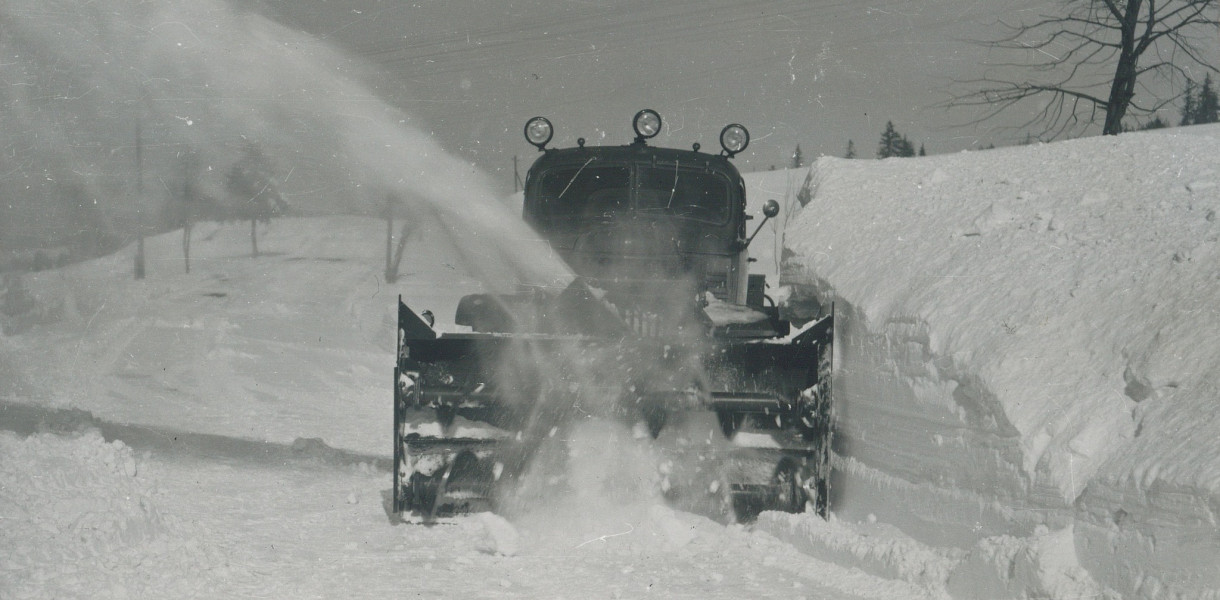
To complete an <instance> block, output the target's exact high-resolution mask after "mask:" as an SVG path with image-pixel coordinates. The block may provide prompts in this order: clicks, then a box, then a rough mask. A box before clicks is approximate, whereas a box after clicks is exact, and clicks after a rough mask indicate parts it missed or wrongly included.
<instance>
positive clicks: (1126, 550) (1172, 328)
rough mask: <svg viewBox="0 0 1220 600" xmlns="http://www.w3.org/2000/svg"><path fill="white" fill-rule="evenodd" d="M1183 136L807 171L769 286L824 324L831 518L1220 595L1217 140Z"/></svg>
mask: <svg viewBox="0 0 1220 600" xmlns="http://www.w3.org/2000/svg"><path fill="white" fill-rule="evenodd" d="M1186 131H1187V133H1181V132H1180V131H1179V130H1168V131H1166V132H1150V133H1138V134H1127V135H1123V136H1118V137H1101V138H1091V139H1083V140H1075V141H1068V142H1061V143H1055V144H1049V145H1037V146H1025V147H1016V148H1008V149H1002V150H992V151H986V152H972V153H962V154H956V155H948V156H935V157H926V158H912V159H890V160H885V161H871V160H842V159H835V158H822V159H820V160H819V161H818V162H817V163H816V164H815V165H814V166H813V167H812V168H811V169H810V170H809V172H808V178H807V179H806V181H808V182H809V189H810V192H811V194H812V200H811V201H810V202H809V203H808V204H807V205H806V206H804V208H803V209H800V212H799V214H796V215H794V216H793V217H792V218H791V223H790V225H789V226H788V227H787V230H786V233H785V240H784V255H785V256H786V260H785V261H784V262H783V265H782V278H783V280H784V282H785V283H787V284H789V285H790V286H791V287H790V290H789V292H790V296H791V297H793V298H800V297H803V296H815V297H817V298H819V299H821V300H822V301H834V302H835V306H836V310H837V314H838V317H839V318H838V321H837V324H838V331H837V336H838V337H837V340H838V356H837V365H838V370H837V379H836V395H837V407H838V426H839V432H838V438H837V444H836V446H837V451H838V453H839V455H840V457H841V458H842V460H841V462H840V467H841V469H840V471H841V474H842V477H841V479H842V481H839V482H836V483H837V484H838V486H837V492H836V497H835V498H834V502H835V509H836V510H837V511H838V512H839V513H840V517H845V518H848V519H854V520H860V519H862V518H863V517H864V515H866V514H868V513H872V512H875V513H876V515H877V517H879V518H880V519H881V520H883V521H886V522H889V523H893V524H895V525H897V526H899V527H900V528H902V529H904V530H905V531H906V532H907V533H908V534H910V535H911V536H913V537H914V538H916V539H919V540H921V541H924V542H927V543H932V544H942V545H953V546H957V547H960V548H973V549H974V551H975V552H982V550H981V547H980V546H978V545H977V544H979V543H981V542H983V541H984V540H989V539H994V538H996V536H1016V537H1018V538H1029V539H1033V538H1034V537H1035V536H1037V535H1039V534H1038V532H1040V531H1043V530H1044V529H1045V530H1046V531H1052V532H1060V531H1070V532H1071V533H1070V536H1071V538H1072V539H1073V540H1074V551H1075V553H1076V554H1077V555H1078V556H1079V560H1080V563H1081V565H1083V567H1084V568H1086V569H1087V570H1088V572H1089V573H1090V574H1091V575H1092V576H1093V577H1095V578H1097V580H1098V581H1099V582H1100V583H1101V584H1102V585H1104V586H1107V587H1109V588H1111V589H1113V590H1117V591H1118V592H1120V593H1122V594H1123V595H1124V596H1136V595H1138V596H1143V597H1161V596H1164V595H1167V594H1170V593H1171V592H1172V593H1178V594H1183V595H1185V596H1201V595H1206V594H1208V593H1211V592H1214V591H1215V590H1218V589H1220V574H1217V572H1216V571H1215V569H1214V566H1215V565H1216V564H1220V525H1218V523H1217V516H1216V513H1217V509H1218V508H1220V415H1218V414H1217V412H1216V411H1215V410H1214V406H1215V403H1216V401H1217V389H1218V388H1217V384H1218V383H1220V342H1217V341H1216V340H1215V339H1214V338H1215V332H1217V331H1220V310H1217V308H1216V304H1215V299H1216V298H1217V297H1220V270H1218V268H1217V265H1218V264H1220V260H1218V259H1220V246H1218V244H1217V237H1218V236H1220V224H1217V223H1216V212H1217V210H1220V170H1218V169H1220V163H1218V162H1217V158H1218V157H1220V128H1216V127H1203V128H1189V129H1188V130H1186ZM792 180H793V177H792V174H791V173H775V174H768V175H766V176H763V177H758V178H755V179H754V180H753V181H752V182H751V185H752V186H753V187H754V188H755V189H756V190H757V189H758V188H759V187H763V186H769V187H771V188H773V189H775V188H783V187H785V186H788V187H790V184H789V183H788V182H791V181H792ZM898 490H900V493H897V494H896V493H894V492H895V491H898ZM989 543H990V542H989ZM992 545H994V544H992Z"/></svg>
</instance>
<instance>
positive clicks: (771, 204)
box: [741, 200, 779, 250]
mask: <svg viewBox="0 0 1220 600" xmlns="http://www.w3.org/2000/svg"><path fill="white" fill-rule="evenodd" d="M778 214H779V202H776V201H775V200H767V201H766V202H763V220H762V223H759V224H758V227H756V228H755V229H754V233H751V234H750V237H749V238H746V241H745V243H744V244H742V245H741V249H742V250H745V249H746V248H749V247H750V242H752V241H754V236H756V235H758V232H759V231H761V230H762V228H763V225H766V224H767V221H770V220H771V219H772V218H773V217H775V216H776V215H778Z"/></svg>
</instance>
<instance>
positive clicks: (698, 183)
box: [538, 160, 731, 224]
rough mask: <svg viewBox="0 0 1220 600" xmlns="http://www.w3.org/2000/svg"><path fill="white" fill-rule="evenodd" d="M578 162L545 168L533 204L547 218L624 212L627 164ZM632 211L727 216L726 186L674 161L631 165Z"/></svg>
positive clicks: (716, 219)
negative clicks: (633, 181)
mask: <svg viewBox="0 0 1220 600" xmlns="http://www.w3.org/2000/svg"><path fill="white" fill-rule="evenodd" d="M591 163H592V160H590V161H588V162H586V163H584V164H582V165H572V166H566V167H560V168H556V169H553V170H549V171H547V172H545V173H544V174H543V176H542V178H541V180H540V182H539V186H538V208H539V210H540V212H541V213H542V214H544V215H546V216H547V217H550V218H578V219H586V218H590V219H596V218H602V217H607V216H610V215H613V214H614V213H618V212H622V211H626V210H629V209H630V208H631V207H632V204H631V188H632V185H631V168H630V167H628V166H626V165H618V166H614V165H593V164H591ZM636 172H637V182H638V184H637V185H638V190H637V192H636V199H635V209H636V210H639V211H641V212H648V213H654V214H655V213H663V214H670V215H673V216H675V217H679V218H683V219H690V220H694V221H702V222H707V223H716V224H720V223H724V222H725V221H727V220H728V218H729V211H730V208H731V207H730V185H729V180H728V179H727V178H725V177H724V176H723V175H718V174H715V173H709V172H707V171H705V170H703V169H698V168H687V167H683V166H681V165H679V164H677V163H674V164H670V165H656V166H639V167H637V171H636Z"/></svg>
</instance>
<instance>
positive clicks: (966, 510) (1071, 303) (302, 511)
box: [0, 127, 1220, 598]
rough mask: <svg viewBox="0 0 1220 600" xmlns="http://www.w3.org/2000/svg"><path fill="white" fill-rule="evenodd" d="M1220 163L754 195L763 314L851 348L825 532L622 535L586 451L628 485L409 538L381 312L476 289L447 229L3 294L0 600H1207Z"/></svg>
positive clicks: (908, 169)
mask: <svg viewBox="0 0 1220 600" xmlns="http://www.w3.org/2000/svg"><path fill="white" fill-rule="evenodd" d="M1218 158H1220V129H1218V128H1214V127H1203V128H1188V129H1181V130H1176V129H1175V130H1167V131H1163V132H1149V133H1138V134H1127V135H1123V136H1119V137H1107V138H1095V139H1084V140H1076V141H1068V142H1061V143H1055V144H1049V145H1039V146H1027V147H1020V148H1010V149H1001V150H994V151H987V152H976V153H969V154H957V155H948V156H933V157H926V158H918V159H915V158H912V159H891V160H886V161H871V160H860V161H845V160H839V159H833V158H824V159H821V160H819V161H818V162H817V163H816V164H815V165H814V166H813V167H812V168H810V169H807V170H800V171H778V172H772V173H761V174H754V175H750V176H748V177H747V179H748V183H749V186H750V188H751V190H750V191H751V194H752V200H753V202H755V203H758V202H761V201H762V200H764V199H766V198H776V199H780V200H781V201H783V203H784V204H785V205H786V206H787V207H788V211H787V212H786V213H785V214H784V216H783V217H782V218H781V219H782V220H781V223H780V224H783V223H786V227H784V228H783V236H782V241H777V240H774V238H769V237H766V236H768V235H769V234H771V228H770V227H768V228H766V229H765V233H764V234H763V235H760V237H759V239H758V240H756V242H755V249H756V250H757V251H758V252H757V253H758V254H759V257H760V259H761V260H760V261H759V262H758V263H757V265H758V266H759V267H762V268H764V269H770V270H773V271H775V270H779V271H781V274H782V278H783V283H784V284H785V287H784V288H777V289H774V290H772V292H773V293H775V294H776V295H778V296H780V297H786V298H787V299H788V300H789V302H791V303H792V304H794V305H799V304H800V303H801V302H803V301H804V300H805V299H806V298H809V297H816V298H818V299H819V300H820V301H823V302H825V301H829V300H833V301H834V302H835V307H836V311H837V314H838V321H837V323H838V331H837V335H838V340H839V346H838V354H837V357H836V360H837V372H836V382H835V383H836V394H837V401H838V404H837V410H838V418H839V421H838V427H839V432H838V438H837V439H838V443H837V445H836V446H837V447H836V450H837V453H838V455H837V466H838V472H837V475H836V478H835V481H834V485H835V496H834V499H833V502H834V504H833V511H834V516H833V518H832V519H830V521H822V520H820V519H818V518H816V517H814V516H812V515H786V514H776V513H766V514H764V515H763V517H762V518H761V519H760V520H759V522H758V523H757V524H756V525H753V526H749V527H742V526H724V525H719V524H716V523H713V522H711V521H708V520H706V519H703V518H702V517H697V516H694V515H689V514H685V513H675V512H673V511H670V510H668V509H666V508H665V507H663V506H661V505H659V504H657V503H656V502H654V501H652V500H651V499H650V498H648V497H641V498H638V499H636V500H634V501H632V502H628V503H627V505H626V506H619V505H618V504H616V503H613V502H609V501H607V499H606V498H605V497H604V495H603V494H601V493H600V492H601V491H604V490H602V489H601V487H600V486H602V485H606V484H613V483H616V482H620V481H621V480H622V478H623V477H631V476H632V472H633V471H632V469H635V468H638V466H639V464H640V461H637V460H634V458H635V457H638V456H642V455H640V454H638V453H640V452H644V453H645V454H644V455H646V452H647V448H641V447H639V444H641V443H642V442H638V441H630V440H631V436H629V435H616V434H615V432H614V431H613V430H607V429H605V428H590V429H589V430H587V431H586V433H585V435H588V436H590V439H589V440H585V441H586V442H587V443H588V444H591V445H592V446H589V447H596V448H617V449H618V450H619V451H618V452H613V453H604V454H605V455H604V456H602V457H601V458H602V460H590V461H589V462H588V463H586V464H585V465H584V468H585V469H586V470H587V472H586V475H591V476H588V477H584V478H583V479H584V480H585V481H586V482H587V483H588V484H589V487H588V489H586V490H585V493H584V494H582V495H581V494H578V497H577V498H576V499H573V500H572V501H569V502H559V503H558V504H557V505H555V506H547V507H545V510H539V511H537V512H536V513H532V514H524V515H521V516H519V517H515V518H514V522H512V523H508V522H506V521H504V520H503V519H501V518H499V517H495V516H481V517H480V516H472V517H463V518H458V519H454V520H452V521H449V522H446V523H445V524H443V525H438V526H435V527H425V526H420V525H402V526H393V525H391V523H390V521H389V519H388V518H387V517H386V514H385V511H384V508H383V502H384V498H385V494H386V493H388V491H389V486H390V474H389V472H388V469H387V461H388V457H389V453H390V433H391V432H390V429H391V427H390V423H391V407H390V383H391V382H390V379H391V375H390V373H391V369H392V353H393V344H394V326H393V318H394V308H395V306H394V303H395V298H396V296H397V295H398V294H402V295H404V296H406V297H408V298H411V299H413V300H414V301H415V302H417V303H418V304H419V305H420V306H425V305H432V306H446V305H449V306H451V303H452V301H453V300H454V299H455V297H456V296H457V295H460V294H461V293H464V292H469V291H473V290H477V289H479V287H480V285H481V284H480V282H479V280H478V278H477V277H475V276H474V275H475V274H477V272H479V271H480V270H485V269H484V268H485V267H486V265H476V264H471V261H472V260H473V261H475V262H477V259H478V257H477V256H474V257H472V256H471V254H470V252H469V251H466V252H463V251H461V249H460V248H458V247H457V246H458V245H460V242H459V243H458V244H456V245H455V243H454V242H453V241H452V237H451V234H452V231H451V230H450V228H451V227H452V223H453V221H452V220H438V221H435V222H431V221H421V222H419V223H418V224H417V226H416V227H415V228H414V229H413V231H414V233H413V235H412V237H411V239H410V241H409V243H408V246H407V253H406V258H404V260H403V267H402V277H401V278H400V279H399V281H398V283H396V284H393V285H388V284H386V283H385V282H384V281H383V279H382V277H381V273H382V272H383V269H384V264H383V261H384V235H385V233H384V232H385V225H384V223H383V222H381V221H378V220H376V219H369V218H363V217H318V218H309V219H278V220H275V221H272V222H271V223H270V224H269V225H267V226H260V240H259V249H260V251H261V255H260V256H259V257H257V258H253V257H251V256H250V255H249V250H250V243H249V227H248V225H243V224H230V225H223V224H201V225H198V226H196V228H195V232H194V239H193V243H192V246H191V261H192V262H191V272H190V274H186V273H184V268H183V266H184V265H183V258H182V245H181V233H180V232H176V233H170V234H166V235H163V236H159V237H156V238H152V239H149V240H148V242H147V253H148V256H149V266H148V276H147V277H146V278H145V279H144V280H142V281H134V280H133V279H132V277H131V272H132V252H133V250H134V249H133V248H128V249H126V250H124V251H122V252H120V253H118V254H116V255H114V256H111V257H107V258H103V259H99V260H95V261H91V262H88V263H84V264H79V265H74V266H71V267H67V268H63V269H58V270H54V271H48V272H43V273H39V274H30V275H26V276H24V277H23V278H22V282H21V286H20V288H19V287H18V286H17V285H16V284H15V280H13V279H12V278H10V279H9V280H8V281H7V284H6V289H5V303H6V311H5V312H4V313H3V315H2V316H0V319H2V320H0V325H3V329H4V335H3V336H0V400H2V403H0V428H3V429H5V430H7V431H5V432H0V547H4V548H7V549H10V550H6V551H5V552H2V553H0V596H2V597H6V598H7V597H14V598H23V597H158V598H160V597H194V596H200V597H215V596H217V595H220V594H224V595H229V596H235V597H251V596H259V597H334V596H336V595H340V594H342V595H345V596H348V597H386V596H388V595H394V594H398V595H401V594H404V593H407V594H411V593H427V594H429V595H433V596H437V597H452V598H467V597H553V598H571V597H624V598H631V597H642V596H647V595H655V596H656V597H692V598H693V597H777V598H781V597H782V598H799V597H809V598H839V597H850V598H894V597H898V598H903V597H905V598H920V597H953V598H1005V597H1012V598H1016V597H1055V598H1078V597H1095V596H1102V597H1106V596H1110V597H1147V598H1161V597H1186V598H1206V597H1217V596H1220V579H1217V574H1216V571H1215V569H1214V566H1215V565H1217V564H1220V525H1218V524H1217V520H1216V519H1217V511H1218V510H1220V417H1218V416H1217V415H1216V411H1215V410H1214V406H1215V403H1216V401H1217V393H1216V392H1217V382H1218V378H1220V342H1216V341H1215V340H1214V339H1213V338H1214V335H1215V332H1217V331H1220V312H1218V310H1217V308H1216V301H1215V299H1216V298H1218V297H1220V267H1218V266H1217V265H1220V262H1218V261H1217V259H1218V258H1220V255H1218V253H1217V236H1218V235H1220V225H1217V224H1216V222H1215V218H1216V217H1215V212H1216V210H1217V209H1220V162H1218V161H1217V159H1218ZM806 181H808V184H809V189H810V192H811V194H812V200H811V201H810V202H809V203H808V205H806V206H805V207H803V208H799V209H798V207H799V204H796V203H795V202H794V200H793V198H795V196H796V194H797V192H798V190H799V189H800V187H801V186H802V185H803V184H804V183H805V182H806ZM518 242H520V240H516V241H514V242H511V243H510V245H513V244H516V243H518ZM482 243H484V244H487V243H488V241H487V240H483V242H482ZM781 246H782V247H783V248H786V250H780V251H779V252H778V254H779V255H781V256H783V257H785V260H784V261H783V265H782V268H779V265H777V264H776V263H777V261H776V260H775V259H774V255H775V254H777V252H776V249H777V248H779V247H781ZM492 247H495V244H494V243H492ZM463 261H465V262H463ZM18 289H21V290H24V291H22V292H19V291H16V290H18ZM9 302H11V304H9ZM436 312H437V315H438V317H441V318H445V317H446V313H445V312H444V311H436ZM82 411H87V413H86V412H82ZM599 436H600V437H599ZM607 436H608V437H607ZM107 440H112V441H107ZM610 440H617V442H616V445H612V444H610V443H608V442H609V441H610Z"/></svg>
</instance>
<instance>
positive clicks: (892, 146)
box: [877, 121, 902, 158]
mask: <svg viewBox="0 0 1220 600" xmlns="http://www.w3.org/2000/svg"><path fill="white" fill-rule="evenodd" d="M901 152H902V136H901V135H898V132H897V131H895V130H894V122H893V121H886V122H885V131H883V132H881V143H880V144H878V145H877V158H890V157H891V156H902V154H901Z"/></svg>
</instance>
